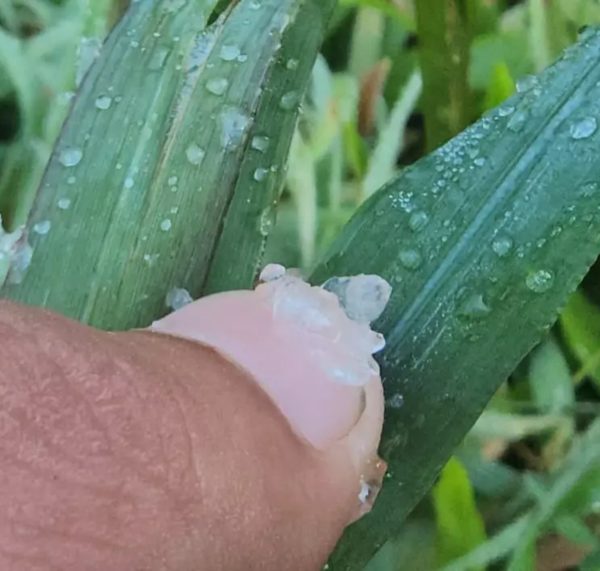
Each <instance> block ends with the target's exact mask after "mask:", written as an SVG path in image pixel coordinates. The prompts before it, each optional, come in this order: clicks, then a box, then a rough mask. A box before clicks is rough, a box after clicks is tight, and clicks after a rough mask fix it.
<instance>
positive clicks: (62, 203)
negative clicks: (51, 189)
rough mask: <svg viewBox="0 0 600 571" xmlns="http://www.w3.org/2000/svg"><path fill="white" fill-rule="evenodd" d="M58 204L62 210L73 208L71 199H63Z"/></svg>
mask: <svg viewBox="0 0 600 571" xmlns="http://www.w3.org/2000/svg"><path fill="white" fill-rule="evenodd" d="M56 204H57V206H58V207H59V208H60V209H61V210H68V209H69V207H70V206H71V199H70V198H61V199H60V200H59V201H58V202H57V203H56Z"/></svg>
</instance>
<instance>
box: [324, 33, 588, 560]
mask: <svg viewBox="0 0 600 571" xmlns="http://www.w3.org/2000/svg"><path fill="white" fill-rule="evenodd" d="M525 83H526V84H525ZM525 83H524V84H522V85H521V93H519V94H517V95H516V96H514V97H513V98H511V99H510V100H508V101H507V102H506V103H505V104H503V105H502V106H501V107H499V108H497V109H495V110H493V111H491V112H490V113H488V114H487V115H486V116H484V117H483V118H482V119H481V120H480V121H479V122H478V123H477V124H475V125H474V126H472V127H471V128H469V129H467V130H466V131H465V132H464V133H462V134H461V135H459V136H458V137H456V138H455V139H453V140H452V141H450V142H449V143H448V144H446V145H445V146H444V147H442V148H440V149H439V150H438V151H437V152H435V153H434V154H432V155H430V156H428V157H426V158H424V159H423V160H421V161H419V162H418V163H417V164H415V165H414V166H412V167H410V168H408V169H406V170H405V171H404V172H403V173H402V174H401V175H400V176H399V177H398V178H397V179H396V180H394V181H392V182H391V183H389V184H388V185H387V186H385V187H384V188H383V189H381V190H380V191H379V192H378V193H376V194H375V195H374V196H373V197H372V198H371V199H370V200H369V201H367V202H366V203H365V205H364V206H363V207H362V208H361V209H360V210H359V212H358V213H357V214H356V215H355V216H354V218H353V219H352V220H351V221H350V223H349V224H348V225H347V226H346V228H345V230H344V231H343V232H342V234H341V236H340V237H339V239H338V240H337V241H336V242H335V243H334V245H333V247H332V249H331V250H330V252H329V254H328V256H327V257H326V259H325V260H324V261H323V262H322V263H321V265H320V266H319V267H318V268H317V269H316V271H315V272H314V275H313V280H314V281H315V282H322V281H324V280H325V279H326V278H328V277H330V276H332V275H347V274H355V273H360V272H364V273H378V274H381V275H382V276H384V277H385V278H386V279H388V280H389V281H390V282H391V283H392V284H393V286H394V293H393V295H392V299H391V302H390V305H389V307H388V310H387V311H386V312H385V314H384V315H383V317H382V318H381V319H380V321H379V323H378V324H377V327H378V328H379V329H380V330H381V331H382V332H383V333H384V334H385V335H386V339H387V342H388V345H387V348H386V350H385V352H384V353H383V356H382V358H381V364H382V371H383V377H384V384H385V390H386V395H387V397H388V399H389V400H388V403H389V406H388V407H387V414H386V424H385V428H384V435H383V441H382V445H381V452H382V454H383V456H384V458H385V459H386V460H387V461H388V462H389V465H390V468H389V479H387V480H386V483H385V485H384V487H383V490H382V492H381V495H380V497H379V499H378V501H377V502H376V504H375V509H374V511H373V512H372V513H371V514H370V515H369V516H367V517H366V518H364V519H363V520H361V521H360V522H358V523H357V524H356V525H354V526H353V527H352V528H351V529H350V530H348V532H347V534H346V537H345V539H344V540H343V541H342V543H341V544H340V546H339V548H338V550H337V552H336V553H335V554H334V556H333V558H332V560H331V565H330V568H331V569H335V570H336V571H337V570H338V569H348V570H350V569H361V568H362V566H363V565H364V564H365V563H366V562H367V561H368V560H369V558H370V557H371V556H372V555H373V553H374V552H375V551H376V550H377V549H378V548H379V547H380V546H381V545H382V544H383V543H384V542H385V540H386V539H387V538H389V537H391V536H393V535H394V534H395V533H396V532H397V531H398V529H399V527H400V526H401V524H402V522H403V520H404V518H405V516H406V515H407V513H408V512H409V511H410V510H411V509H412V507H413V506H414V505H415V504H416V503H417V502H418V501H419V499H420V498H421V497H422V496H423V495H424V494H425V493H426V491H427V490H428V489H429V488H430V487H431V485H432V483H433V481H434V480H435V478H436V475H437V474H438V473H439V471H440V469H441V467H442V466H443V465H444V463H445V462H446V460H447V459H448V457H449V456H450V454H451V453H452V451H453V449H454V448H455V447H456V445H457V444H458V443H459V442H460V441H461V439H462V438H463V437H464V435H465V434H466V432H467V431H468V429H469V428H470V427H471V426H472V424H473V423H474V421H475V420H476V418H477V417H478V415H479V414H480V413H481V410H482V409H483V407H484V406H485V404H486V403H487V401H488V400H489V398H490V397H491V396H492V394H493V393H494V392H495V390H496V389H497V388H498V386H499V385H500V384H501V383H502V382H503V381H504V380H505V379H506V378H507V376H508V375H509V374H510V372H511V371H512V370H513V369H514V367H515V366H516V365H517V363H518V362H519V360H520V359H521V358H522V357H523V356H524V355H525V354H526V353H527V352H528V351H529V350H530V349H531V348H532V346H533V345H534V344H535V343H536V342H537V341H538V340H539V338H540V336H541V334H542V332H543V331H545V330H546V329H547V328H548V327H549V326H550V325H551V324H552V323H553V322H554V320H555V319H556V316H557V314H558V312H559V311H560V309H561V308H562V307H563V305H564V304H565V302H566V300H567V299H568V297H569V295H570V294H571V293H572V292H573V290H574V289H575V288H576V286H577V284H578V282H579V281H580V280H581V279H582V277H583V276H584V274H585V272H586V270H587V268H588V267H589V266H590V265H591V263H592V262H593V261H594V260H595V258H596V256H597V255H598V252H599V251H600V184H599V182H600V161H599V160H598V156H599V154H600V130H599V129H598V126H599V124H598V121H600V32H599V31H597V30H588V31H587V32H585V34H584V35H583V36H582V38H581V41H580V43H579V44H578V45H577V46H576V47H573V48H570V49H569V50H568V52H567V53H566V54H565V55H564V56H563V57H562V59H561V60H559V61H558V62H557V63H556V64H554V65H553V66H552V67H551V68H549V69H548V70H547V71H546V72H544V73H543V74H542V75H541V76H540V77H539V79H538V78H533V77H532V78H530V79H529V80H528V81H527V82H525ZM396 395H402V397H403V399H400V398H397V397H396ZM402 402H403V403H404V404H403V405H402V406H399V405H400V404H401V403H402Z"/></svg>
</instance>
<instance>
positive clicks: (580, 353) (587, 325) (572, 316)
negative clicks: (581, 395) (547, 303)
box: [560, 291, 600, 388]
mask: <svg viewBox="0 0 600 571" xmlns="http://www.w3.org/2000/svg"><path fill="white" fill-rule="evenodd" d="M560 324H561V326H562V330H563V333H564V337H565V341H566V342H567V344H568V346H569V348H570V349H571V351H573V353H574V354H575V356H576V357H577V359H579V362H580V364H581V371H580V372H579V374H578V377H579V378H581V377H582V376H584V375H589V376H590V377H591V378H592V379H593V380H594V382H595V383H596V384H597V386H598V387H599V388H600V309H598V307H596V306H595V305H594V304H593V303H592V302H591V301H589V300H588V299H587V298H586V297H585V294H584V293H583V292H581V291H578V292H576V293H575V294H573V295H572V296H571V299H569V303H568V304H567V306H566V307H565V309H564V311H563V312H562V314H561V316H560Z"/></svg>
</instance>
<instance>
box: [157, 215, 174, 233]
mask: <svg viewBox="0 0 600 571" xmlns="http://www.w3.org/2000/svg"><path fill="white" fill-rule="evenodd" d="M171 226H173V223H172V222H171V221H170V220H169V219H168V218H165V219H164V220H163V221H162V222H161V223H160V229H161V230H162V231H163V232H168V231H169V230H170V229H171Z"/></svg>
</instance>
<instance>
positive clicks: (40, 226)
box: [33, 220, 52, 236]
mask: <svg viewBox="0 0 600 571" xmlns="http://www.w3.org/2000/svg"><path fill="white" fill-rule="evenodd" d="M51 226H52V223H51V222H50V220H42V221H41V222H38V223H37V224H34V226H33V231H34V232H35V233H36V234H39V235H40V236H44V235H45V234H48V232H50V227H51Z"/></svg>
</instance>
